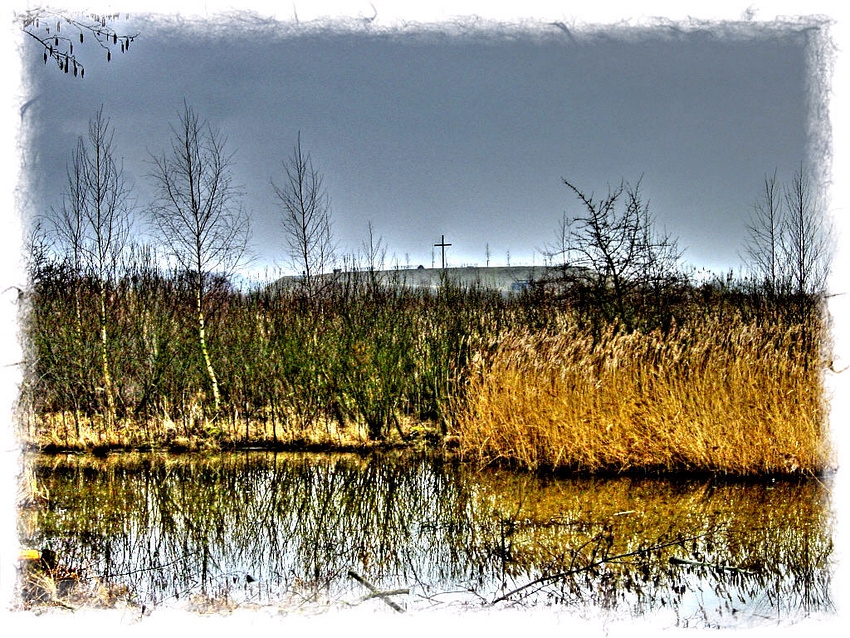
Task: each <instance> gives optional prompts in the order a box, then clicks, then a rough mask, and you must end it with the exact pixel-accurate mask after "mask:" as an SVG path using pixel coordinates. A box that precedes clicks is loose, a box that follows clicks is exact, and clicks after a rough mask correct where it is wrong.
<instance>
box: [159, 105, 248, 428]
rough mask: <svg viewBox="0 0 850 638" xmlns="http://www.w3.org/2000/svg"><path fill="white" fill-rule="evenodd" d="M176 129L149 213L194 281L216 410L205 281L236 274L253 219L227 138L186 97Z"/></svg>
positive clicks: (162, 161) (217, 400)
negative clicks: (234, 175)
mask: <svg viewBox="0 0 850 638" xmlns="http://www.w3.org/2000/svg"><path fill="white" fill-rule="evenodd" d="M171 131H172V143H171V150H170V152H169V153H165V154H162V155H159V156H154V157H153V158H152V159H153V166H154V168H153V172H152V175H151V176H152V178H153V180H154V182H155V183H156V186H157V189H158V191H159V192H158V197H157V200H156V201H155V202H154V204H153V205H152V207H151V210H150V214H151V218H152V221H153V223H154V226H155V227H156V229H157V230H158V233H159V236H160V238H161V240H162V242H163V243H164V245H165V246H166V248H167V250H168V251H169V252H170V254H171V255H172V256H173V257H174V259H175V260H176V261H177V263H178V264H179V265H180V266H181V267H182V268H183V269H184V270H185V271H186V272H187V274H188V275H189V277H190V280H191V282H192V287H193V289H194V296H195V310H196V313H197V328H198V344H199V347H200V350H201V355H202V357H203V363H204V369H205V371H206V375H207V377H208V380H209V383H210V386H211V388H212V393H213V400H214V404H215V410H216V412H217V411H218V409H219V407H220V405H221V394H220V392H219V385H218V379H217V377H216V373H215V368H214V367H213V364H212V360H211V358H210V353H209V349H208V348H207V337H206V326H205V311H204V300H205V293H206V283H207V280H208V278H209V276H210V275H211V274H213V273H217V274H221V275H225V276H226V275H229V274H231V273H232V272H233V269H235V268H236V267H237V266H238V265H239V263H240V262H241V261H242V259H243V258H244V256H245V254H246V250H247V246H248V237H249V221H248V217H247V215H246V214H245V213H244V211H243V210H242V208H241V206H240V205H239V202H238V199H239V196H240V194H241V193H240V192H239V189H237V188H236V187H235V186H234V185H233V183H232V177H231V170H232V165H233V158H232V155H230V154H228V153H227V152H226V151H225V145H226V138H225V137H224V136H223V135H222V134H221V133H220V132H218V131H216V130H214V129H213V128H212V126H210V124H209V123H208V122H207V121H206V120H201V119H200V118H199V117H198V115H197V114H196V113H195V111H194V110H193V109H192V108H191V107H190V106H189V105H188V104H186V103H185V102H184V109H183V112H182V113H181V114H180V118H179V122H178V124H177V125H176V126H174V125H172V127H171Z"/></svg>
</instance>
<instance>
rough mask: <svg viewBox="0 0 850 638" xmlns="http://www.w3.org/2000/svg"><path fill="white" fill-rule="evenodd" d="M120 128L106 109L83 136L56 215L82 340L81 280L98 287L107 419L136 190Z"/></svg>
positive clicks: (112, 396) (109, 418)
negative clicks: (114, 310)
mask: <svg viewBox="0 0 850 638" xmlns="http://www.w3.org/2000/svg"><path fill="white" fill-rule="evenodd" d="M113 136H114V132H113V129H112V127H111V125H110V121H109V119H108V118H105V117H104V115H103V107H101V108H100V110H99V111H98V112H97V113H96V114H95V116H94V117H93V118H92V119H91V120H90V121H89V130H88V137H87V140H86V139H84V138H82V137H80V139H79V140H78V142H77V147H76V149H75V150H74V153H73V156H72V161H71V165H70V167H69V169H68V191H67V193H66V194H65V198H64V201H63V206H62V209H61V211H59V212H54V213H53V227H54V230H55V233H56V236H57V238H58V240H59V242H60V245H62V246H63V247H64V248H65V254H66V256H67V257H68V258H69V260H70V262H71V266H72V268H73V271H74V275H75V295H74V297H75V305H76V320H77V332H78V337H79V338H81V331H82V320H81V307H80V305H81V302H80V294H79V292H80V291H79V278H80V276H81V275H82V274H84V273H85V274H88V275H90V276H91V277H92V279H93V280H94V282H95V285H96V286H97V291H98V320H99V321H98V324H99V326H98V328H99V330H98V331H99V338H100V364H101V375H102V381H103V394H104V396H105V398H106V417H107V422H108V423H111V422H112V420H113V419H114V417H115V394H114V390H113V382H112V375H111V372H110V367H111V366H110V360H109V334H108V328H109V321H108V317H109V313H108V301H107V297H108V292H109V289H110V287H111V286H113V285H114V284H115V282H116V281H117V279H118V275H119V273H118V269H119V263H120V258H121V255H122V253H123V252H124V249H125V248H126V245H127V238H128V233H129V229H130V215H131V210H132V205H131V203H130V188H129V186H128V185H127V183H126V180H125V179H124V172H123V169H122V167H121V165H120V164H119V163H118V162H117V161H116V159H115V153H114V148H113Z"/></svg>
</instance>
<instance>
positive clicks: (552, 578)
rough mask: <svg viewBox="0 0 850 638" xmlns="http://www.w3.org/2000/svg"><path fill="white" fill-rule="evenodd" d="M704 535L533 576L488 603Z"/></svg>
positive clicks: (700, 535)
mask: <svg viewBox="0 0 850 638" xmlns="http://www.w3.org/2000/svg"><path fill="white" fill-rule="evenodd" d="M706 535H707V534H699V535H698V536H691V537H689V538H677V539H676V540H674V541H670V542H667V543H659V544H658V545H652V546H651V547H643V548H641V549H636V550H634V551H632V552H626V553H624V554H617V555H616V556H607V557H605V558H603V559H601V560H598V561H595V562H593V563H589V564H587V565H585V566H584V567H579V568H577V569H570V570H568V571H565V572H558V573H557V574H550V575H548V576H541V577H540V578H535V579H534V580H532V581H530V582H528V583H526V584H525V585H522V586H521V587H517V588H516V589H514V590H511V591H509V592H508V593H507V594H503V595H501V596H499V597H498V598H496V599H495V600H494V601H493V602H492V603H490V604H491V605H495V604H496V603H499V602H502V601H503V600H507V599H508V598H510V597H511V596H513V595H514V594H518V593H519V592H521V591H524V590H526V589H528V588H529V587H534V586H535V585H542V584H544V583H550V582H554V581H556V580H560V579H562V578H568V577H569V576H575V575H576V574H580V573H582V572H586V571H589V570H591V569H594V568H596V567H599V566H601V565H604V564H605V563H612V562H614V561H616V560H621V559H623V558H631V557H632V556H640V555H642V554H646V553H647V552H652V551H656V550H659V549H664V548H665V547H672V546H673V545H681V544H682V543H684V542H685V541H691V540H696V539H698V538H702V537H703V536H706Z"/></svg>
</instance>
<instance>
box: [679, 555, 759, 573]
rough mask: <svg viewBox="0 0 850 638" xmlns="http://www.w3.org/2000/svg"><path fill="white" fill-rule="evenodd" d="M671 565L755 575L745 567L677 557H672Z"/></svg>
mask: <svg viewBox="0 0 850 638" xmlns="http://www.w3.org/2000/svg"><path fill="white" fill-rule="evenodd" d="M670 564H671V565H680V566H683V567H710V568H712V569H725V570H726V571H730V572H738V573H741V574H755V572H754V571H753V570H751V569H746V568H744V567H733V566H732V565H715V564H713V563H703V562H701V561H697V560H687V559H685V558H676V557H675V556H671V557H670Z"/></svg>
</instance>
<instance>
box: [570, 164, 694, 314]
mask: <svg viewBox="0 0 850 638" xmlns="http://www.w3.org/2000/svg"><path fill="white" fill-rule="evenodd" d="M563 181H564V184H566V185H567V186H568V187H569V188H570V190H572V191H573V193H575V195H576V196H577V197H578V199H579V201H580V202H581V203H582V205H583V206H584V209H585V214H584V216H581V217H576V218H574V219H567V218H566V217H565V218H564V221H563V223H562V227H561V232H560V239H559V242H560V243H561V244H562V245H564V247H565V249H567V253H566V254H567V255H569V254H573V255H574V256H575V264H576V265H578V266H581V267H584V268H587V269H589V271H590V273H591V277H592V279H593V281H594V282H595V284H594V289H595V294H594V296H595V298H596V302H597V303H598V304H599V305H600V310H602V311H603V312H606V313H608V314H609V315H611V316H612V318H613V317H616V318H619V319H620V320H621V321H622V322H623V323H624V325H625V326H626V327H627V328H629V329H630V328H631V327H633V320H632V317H631V315H632V310H633V308H632V307H630V305H629V304H628V303H627V302H628V300H629V299H630V298H631V299H634V301H635V302H636V303H640V302H641V300H642V299H643V298H644V297H645V296H646V293H647V292H651V293H653V295H654V297H656V298H659V297H660V294H661V292H662V291H663V289H664V288H665V287H666V286H668V285H670V283H671V282H673V281H674V280H676V278H677V261H678V259H679V256H680V253H679V250H678V247H677V242H676V240H675V239H673V238H671V237H670V236H669V235H667V234H666V233H659V232H658V231H657V230H656V228H655V223H654V219H653V217H652V215H651V214H650V212H649V203H648V202H647V201H645V200H644V199H643V196H642V194H641V191H640V180H638V182H637V184H636V185H634V186H632V185H630V184H629V183H627V182H625V181H623V182H621V183H620V185H619V186H618V187H617V188H615V189H610V188H609V190H608V194H607V195H606V196H605V197H602V198H599V199H594V196H593V194H590V195H587V194H586V193H584V192H583V191H581V190H580V189H579V188H578V187H576V186H575V185H573V184H572V183H571V182H569V181H568V180H566V179H564V180H563ZM573 225H575V229H574V230H571V229H570V227H571V226H573ZM632 305H634V304H632Z"/></svg>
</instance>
